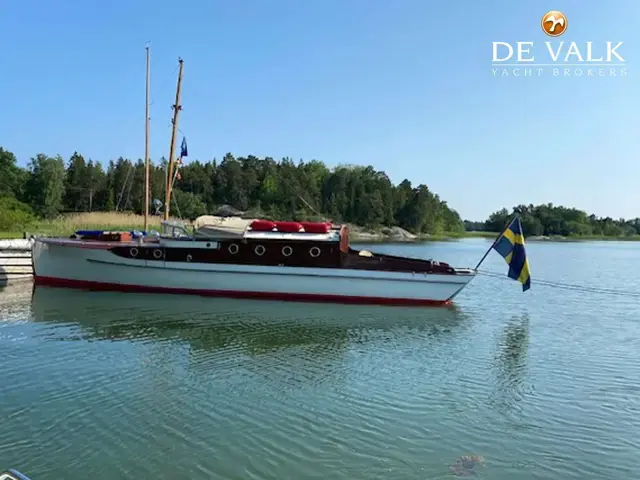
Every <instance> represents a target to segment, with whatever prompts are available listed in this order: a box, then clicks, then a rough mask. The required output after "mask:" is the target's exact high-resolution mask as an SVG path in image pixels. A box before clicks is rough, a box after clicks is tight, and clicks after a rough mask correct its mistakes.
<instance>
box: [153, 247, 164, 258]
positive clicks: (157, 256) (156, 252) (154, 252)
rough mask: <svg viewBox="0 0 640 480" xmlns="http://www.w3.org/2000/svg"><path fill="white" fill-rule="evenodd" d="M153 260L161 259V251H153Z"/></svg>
mask: <svg viewBox="0 0 640 480" xmlns="http://www.w3.org/2000/svg"><path fill="white" fill-rule="evenodd" d="M153 258H155V259H156V260H160V259H161V258H162V250H160V249H159V248H156V249H155V250H154V251H153Z"/></svg>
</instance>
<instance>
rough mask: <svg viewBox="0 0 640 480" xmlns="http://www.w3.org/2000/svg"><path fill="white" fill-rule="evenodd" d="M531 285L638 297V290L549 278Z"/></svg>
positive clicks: (488, 273) (484, 271)
mask: <svg viewBox="0 0 640 480" xmlns="http://www.w3.org/2000/svg"><path fill="white" fill-rule="evenodd" d="M477 272H478V274H480V275H485V276H487V277H500V278H503V279H507V280H511V278H509V277H507V276H506V275H505V274H504V273H498V272H492V271H489V270H478V271H477ZM531 284H532V286H534V285H536V286H537V285H542V286H545V287H552V288H563V289H565V290H575V291H581V292H589V293H602V294H606V295H621V296H626V297H640V292H632V291H629V290H618V289H613V288H601V287H589V286H586V285H577V284H572V283H564V282H553V281H549V280H542V279H537V278H536V279H532V280H531Z"/></svg>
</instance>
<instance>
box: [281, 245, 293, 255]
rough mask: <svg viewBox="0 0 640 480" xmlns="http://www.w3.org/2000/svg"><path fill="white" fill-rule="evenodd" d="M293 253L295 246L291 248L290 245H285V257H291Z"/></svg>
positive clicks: (283, 251) (283, 250) (283, 252)
mask: <svg viewBox="0 0 640 480" xmlns="http://www.w3.org/2000/svg"><path fill="white" fill-rule="evenodd" d="M292 253H293V248H291V247H290V246H289V245H285V246H284V247H282V255H284V256H285V257H290V256H291V254H292Z"/></svg>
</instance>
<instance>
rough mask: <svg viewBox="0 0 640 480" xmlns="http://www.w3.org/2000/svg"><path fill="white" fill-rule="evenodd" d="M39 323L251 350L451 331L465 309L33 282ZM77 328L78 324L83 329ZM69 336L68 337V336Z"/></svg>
mask: <svg viewBox="0 0 640 480" xmlns="http://www.w3.org/2000/svg"><path fill="white" fill-rule="evenodd" d="M31 315H32V319H33V320H34V321H36V322H46V323H60V324H67V325H69V326H71V327H72V329H71V330H72V331H71V333H70V330H69V329H64V330H61V331H60V332H59V333H57V334H56V335H67V336H68V335H70V336H71V337H74V338H91V339H99V340H116V341H117V340H131V341H136V340H159V341H171V340H174V341H184V342H187V343H188V344H189V346H190V347H191V348H193V349H198V350H216V349H223V348H226V347H228V346H230V345H233V346H240V345H242V346H243V348H244V349H245V351H248V352H249V353H251V354H259V353H260V352H264V351H269V350H273V349H286V348H291V347H300V346H306V347H311V346H314V345H315V346H316V347H317V348H318V349H325V350H326V349H331V350H334V351H335V350H340V348H341V347H344V346H346V345H347V344H348V343H358V342H363V341H366V340H367V338H370V337H368V336H367V335H362V334H361V333H362V332H363V330H366V331H367V332H371V331H374V330H375V331H390V330H392V329H394V330H396V331H398V332H402V334H407V335H412V334H414V333H418V332H421V334H422V335H440V334H450V333H451V332H453V331H454V330H455V329H456V327H459V326H460V325H461V323H462V320H463V318H464V315H463V314H462V313H461V312H460V311H459V310H458V309H456V308H453V307H452V308H446V309H426V310H425V309H420V308H407V309H402V310H398V309H392V308H391V307H375V306H363V305H362V306H361V305H339V306H336V305H330V304H318V305H314V306H313V308H309V305H308V304H304V303H300V304H288V305H286V306H283V305H281V304H278V303H275V302H268V301H250V302H247V301H242V300H235V299H227V298H205V297H193V296H180V295H172V296H170V297H162V296H158V295H153V294H140V295H135V296H132V295H122V294H118V293H116V292H84V291H76V290H71V289H58V288H52V287H41V286H36V287H35V288H34V291H33V297H32V304H31ZM74 327H80V332H78V331H77V329H74ZM67 338H69V337H67Z"/></svg>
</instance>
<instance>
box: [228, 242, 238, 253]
mask: <svg viewBox="0 0 640 480" xmlns="http://www.w3.org/2000/svg"><path fill="white" fill-rule="evenodd" d="M238 250H240V247H239V246H238V245H237V244H236V243H232V244H231V245H229V253H230V254H231V255H235V254H236V253H238Z"/></svg>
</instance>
